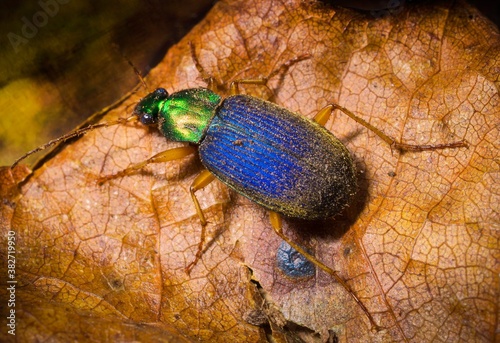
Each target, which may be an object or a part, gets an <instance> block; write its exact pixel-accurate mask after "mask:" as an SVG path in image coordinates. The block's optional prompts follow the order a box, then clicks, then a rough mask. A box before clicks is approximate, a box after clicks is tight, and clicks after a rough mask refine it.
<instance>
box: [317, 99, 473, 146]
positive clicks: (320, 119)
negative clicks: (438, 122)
mask: <svg viewBox="0 0 500 343" xmlns="http://www.w3.org/2000/svg"><path fill="white" fill-rule="evenodd" d="M335 109H338V110H340V111H342V112H343V113H344V114H346V115H347V116H349V117H350V118H351V119H353V120H355V121H356V122H358V123H360V124H361V125H363V126H364V127H366V128H367V129H368V130H370V131H372V132H373V133H375V134H376V135H377V136H379V137H380V138H381V139H382V140H383V141H384V142H386V143H387V144H389V146H390V147H391V148H394V149H397V150H399V151H424V150H437V149H447V148H467V147H468V146H469V145H468V144H467V142H466V141H465V140H461V141H457V142H452V143H445V144H423V145H419V144H405V143H401V142H398V141H396V140H395V139H394V138H392V137H389V136H388V135H386V134H385V133H384V132H382V131H381V130H379V129H377V128H376V127H375V126H373V125H372V124H370V123H368V122H367V121H366V120H364V119H363V118H361V117H359V116H357V115H355V114H354V113H353V112H351V111H349V110H348V109H347V108H345V107H342V106H340V105H337V104H330V105H327V106H325V107H323V108H322V109H321V110H320V111H319V112H318V113H317V114H316V116H315V117H314V121H316V122H317V123H318V124H320V125H322V126H324V125H325V124H326V122H327V121H328V119H329V118H330V115H331V113H332V111H333V110H335Z"/></svg>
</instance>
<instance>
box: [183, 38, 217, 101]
mask: <svg viewBox="0 0 500 343" xmlns="http://www.w3.org/2000/svg"><path fill="white" fill-rule="evenodd" d="M189 48H190V49H191V58H192V59H193V62H194V65H195V67H196V69H197V70H198V73H200V75H201V78H202V79H203V81H205V83H206V84H207V88H208V89H210V90H211V91H213V92H215V91H217V86H218V85H217V81H216V80H215V78H214V77H213V76H210V75H209V74H208V73H207V72H206V71H205V69H204V68H203V66H202V65H201V63H200V60H199V59H198V56H196V51H195V48H194V44H193V42H189Z"/></svg>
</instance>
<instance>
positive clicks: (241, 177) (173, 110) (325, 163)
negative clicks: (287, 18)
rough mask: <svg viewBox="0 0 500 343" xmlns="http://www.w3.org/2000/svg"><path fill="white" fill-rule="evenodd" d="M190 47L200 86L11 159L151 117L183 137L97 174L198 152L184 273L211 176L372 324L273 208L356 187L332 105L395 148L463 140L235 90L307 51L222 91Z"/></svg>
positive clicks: (326, 210) (338, 202) (300, 209)
mask: <svg viewBox="0 0 500 343" xmlns="http://www.w3.org/2000/svg"><path fill="white" fill-rule="evenodd" d="M191 52H192V56H193V60H194V62H195V65H196V67H197V68H198V70H199V72H200V74H201V75H202V77H203V78H204V79H205V80H206V81H207V84H208V87H207V88H190V89H185V90H181V91H177V92H174V93H172V94H169V93H168V92H167V91H166V90H165V89H164V88H158V89H156V90H155V91H153V92H151V93H149V94H148V95H146V96H145V97H144V98H142V99H141V100H140V101H139V103H138V104H137V105H136V106H135V109H134V112H133V115H132V116H131V117H129V118H127V119H120V120H117V121H115V122H108V123H100V124H94V125H91V126H88V127H86V128H83V129H80V130H76V131H74V132H72V133H70V134H68V135H65V136H62V137H60V138H58V139H56V140H54V141H51V142H49V143H47V144H46V145H44V146H42V147H40V148H37V149H35V150H33V151H31V152H29V153H27V154H25V155H24V156H23V157H21V158H20V159H18V160H17V161H16V162H14V164H13V166H15V165H16V164H17V163H18V162H19V161H20V160H22V159H24V158H25V157H27V156H28V155H30V154H32V153H33V152H36V151H39V150H42V149H45V148H46V147H48V146H50V145H52V144H54V142H59V141H61V140H67V139H69V138H72V137H75V136H78V135H80V134H84V133H85V132H87V131H90V130H93V129H96V128H98V127H102V126H110V125H115V124H120V123H124V122H127V121H131V120H138V121H139V122H141V123H142V124H144V125H147V126H155V125H156V126H157V127H158V129H159V131H160V132H161V133H162V134H163V136H165V138H166V139H168V140H171V141H179V142H187V143H190V144H189V145H186V146H183V147H179V148H174V149H170V150H167V151H163V152H160V153H158V154H156V155H154V156H152V157H150V158H149V159H147V160H146V161H143V162H141V163H137V164H133V165H131V166H129V167H128V168H126V169H124V170H122V171H120V172H118V173H116V174H113V175H108V176H103V177H101V178H99V180H98V182H99V183H100V184H102V183H104V182H106V181H108V180H111V179H114V178H117V177H121V176H126V175H130V174H133V173H135V172H136V171H138V170H140V169H142V168H143V167H144V166H146V165H148V164H150V163H161V162H168V161H172V160H176V159H181V158H184V157H186V156H188V155H191V154H193V153H196V152H198V154H199V156H200V159H201V162H202V164H203V166H204V167H205V168H206V170H203V171H202V172H201V173H200V174H199V175H198V176H197V177H196V178H195V180H194V181H193V183H192V185H191V187H190V193H191V197H192V200H193V203H194V206H195V208H196V212H197V214H198V216H199V218H200V222H201V224H202V232H201V239H200V242H199V244H198V250H197V253H196V256H195V259H194V261H193V262H191V263H190V264H189V265H188V266H187V267H186V271H187V272H188V273H189V272H190V270H191V268H193V267H194V265H195V264H196V262H197V261H198V260H199V259H200V258H201V257H202V248H203V243H204V239H205V226H206V224H207V221H206V219H205V216H204V214H203V210H202V208H201V206H200V204H199V202H198V199H197V198H196V192H197V191H198V190H200V189H202V188H204V187H205V186H207V185H208V184H209V183H210V182H211V181H213V180H214V179H215V178H217V179H219V180H220V181H222V182H223V183H224V184H226V185H228V186H229V187H230V188H232V189H233V190H235V191H236V192H237V193H239V194H241V195H243V196H245V197H247V198H248V199H250V200H251V201H253V202H255V203H257V204H259V205H261V206H263V207H264V208H266V209H268V210H269V211H270V221H271V226H272V227H273V229H274V231H275V232H276V233H277V234H278V235H279V236H280V237H281V238H282V239H283V240H284V241H285V242H286V243H288V244H289V245H290V247H292V248H293V249H295V250H296V251H297V252H299V253H300V254H301V255H303V256H304V257H305V258H306V259H307V260H309V261H310V262H312V263H313V264H314V265H316V266H317V267H319V268H320V269H322V270H324V271H326V272H327V273H329V274H330V275H332V276H333V277H334V278H335V279H336V280H337V282H338V283H340V284H341V285H342V286H343V287H344V288H345V289H346V290H347V291H348V292H349V294H350V295H351V297H352V298H353V299H354V300H355V301H356V302H357V303H358V304H359V306H360V307H361V308H362V310H363V311H364V312H365V314H366V315H367V316H368V318H369V320H370V322H371V323H372V325H373V326H374V327H375V328H378V326H377V324H376V323H375V321H374V320H373V318H372V316H371V315H370V313H369V312H368V310H367V309H366V307H365V306H364V304H363V303H362V302H361V301H360V300H359V298H358V297H357V296H356V294H355V293H354V292H352V291H351V290H350V288H349V286H348V285H347V284H346V282H345V281H344V280H343V279H342V278H341V277H340V276H339V275H338V274H337V272H336V271H334V270H333V269H331V268H330V267H328V266H326V265H325V264H323V263H322V262H321V261H319V260H318V259H317V258H316V257H315V256H313V255H312V254H311V253H309V252H308V251H306V250H305V249H304V248H302V247H301V246H299V245H298V244H296V243H295V242H293V241H292V240H291V239H289V238H288V237H286V236H285V235H284V233H283V231H282V224H281V217H280V215H284V216H287V217H293V218H302V219H307V220H312V219H326V218H329V217H332V216H334V215H336V214H338V213H340V212H341V211H342V210H343V209H344V208H345V207H346V206H347V205H348V204H349V202H350V201H351V199H352V197H353V196H354V194H355V193H356V191H357V182H356V181H357V173H356V168H355V166H354V162H353V159H352V157H351V155H350V153H349V151H348V149H347V148H346V147H345V146H344V145H343V144H342V142H341V141H340V140H339V139H338V138H336V137H335V136H334V135H333V134H332V133H331V132H330V131H328V130H327V129H325V128H324V124H325V123H326V121H327V120H328V118H329V116H330V114H331V113H332V111H333V110H335V109H339V110H341V111H342V112H344V113H345V114H346V115H348V116H349V117H351V118H352V119H353V120H355V121H357V122H358V123H360V124H362V125H363V126H365V127H366V128H368V129H369V130H371V131H373V132H374V133H376V134H377V135H378V136H379V137H380V138H381V139H383V140H384V141H385V142H387V143H388V144H389V145H390V146H391V147H392V148H395V149H398V150H415V151H421V150H435V149H444V148H455V147H465V146H467V144H466V143H465V141H459V142H453V143H449V144H438V145H408V144H403V143H399V142H397V141H395V140H394V139H392V138H391V137H389V136H387V135H386V134H384V133H383V132H382V131H380V130H379V129H377V128H376V127H374V126H372V125H371V124H369V123H368V122H366V121H365V120H363V119H362V118H360V117H358V116H356V115H355V114H354V113H353V112H351V111H349V110H348V109H346V108H344V107H342V106H339V105H336V104H330V105H327V106H325V107H324V108H323V109H321V110H320V111H319V112H318V114H317V115H316V116H315V117H314V118H313V120H310V119H307V118H305V117H303V116H301V115H299V114H296V113H294V112H291V111H289V110H287V109H286V108H284V107H281V106H278V105H276V104H273V103H271V102H268V101H265V100H263V99H260V98H256V97H252V96H250V95H244V94H239V91H238V85H239V84H258V85H266V84H267V81H268V80H269V79H270V78H271V77H272V76H274V75H276V74H277V73H279V72H281V71H282V70H285V69H288V68H289V67H290V66H291V65H292V64H294V63H296V62H298V61H301V60H303V59H305V58H309V56H300V57H297V58H295V59H292V60H289V61H288V62H286V63H284V64H282V65H281V66H280V67H279V68H278V69H276V70H275V71H273V72H272V73H271V74H269V75H268V77H265V78H260V79H252V80H246V79H242V80H236V81H233V82H232V83H231V85H230V92H231V95H230V96H228V97H226V98H223V97H222V96H221V95H219V94H217V92H216V87H214V81H213V79H212V78H209V77H206V76H205V72H204V71H203V69H202V67H201V65H200V63H199V61H198V60H197V57H196V55H195V53H194V48H193V46H191ZM196 146H197V148H196Z"/></svg>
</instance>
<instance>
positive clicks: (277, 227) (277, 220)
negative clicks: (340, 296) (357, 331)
mask: <svg viewBox="0 0 500 343" xmlns="http://www.w3.org/2000/svg"><path fill="white" fill-rule="evenodd" d="M269 220H270V221H271V226H272V227H273V229H274V231H275V232H276V234H277V235H278V236H279V237H280V238H281V239H282V240H284V241H285V242H287V243H288V244H289V245H290V246H291V247H292V248H294V249H295V250H296V251H298V252H299V253H300V254H301V255H302V256H304V257H305V258H307V259H308V260H309V261H310V262H311V263H313V264H314V265H315V266H317V267H318V268H320V269H321V270H323V271H325V272H326V273H328V274H330V275H331V276H333V278H334V279H335V280H336V281H337V282H338V283H339V284H340V285H341V286H342V287H343V288H344V289H345V290H346V291H347V292H348V293H349V294H350V296H351V297H352V298H353V299H354V301H356V303H358V305H359V307H361V309H362V310H363V312H364V313H365V314H366V316H367V317H368V319H369V320H370V323H371V324H372V327H373V328H374V329H376V330H377V331H378V330H379V329H380V327H379V326H378V325H377V324H376V323H375V320H374V319H373V317H372V315H371V314H370V312H368V309H367V308H366V307H365V305H364V304H363V303H362V302H361V300H360V299H359V298H358V296H357V295H356V294H355V293H354V292H353V291H352V290H351V289H350V288H349V286H348V285H347V283H346V282H345V281H344V280H343V279H342V278H341V277H340V276H339V274H338V273H337V272H336V271H335V270H333V269H332V268H330V267H328V266H327V265H325V264H324V263H323V262H321V261H320V260H318V259H317V258H316V257H314V256H313V255H311V254H310V253H308V252H307V251H306V250H304V249H303V248H302V247H301V246H300V245H298V244H297V243H295V242H294V241H292V240H291V239H290V238H288V237H287V236H285V234H284V233H283V228H282V221H281V216H280V215H279V214H278V213H276V212H272V211H270V212H269Z"/></svg>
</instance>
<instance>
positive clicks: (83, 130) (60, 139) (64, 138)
mask: <svg viewBox="0 0 500 343" xmlns="http://www.w3.org/2000/svg"><path fill="white" fill-rule="evenodd" d="M133 120H137V116H136V115H132V116H130V117H128V118H119V119H117V120H114V121H109V122H105V123H98V124H91V125H88V126H85V127H82V128H80V129H76V130H74V131H72V132H70V133H67V134H65V135H62V136H60V137H57V138H55V139H52V140H51V141H49V142H47V143H45V144H44V145H41V146H39V147H37V148H35V149H33V150H31V151H28V152H27V153H26V154H24V155H23V156H21V157H19V158H18V159H17V160H15V161H14V163H12V165H11V166H10V169H14V167H15V166H17V165H18V164H19V162H21V161H22V160H24V159H25V158H27V157H28V156H31V155H33V154H34V153H37V152H39V151H42V150H45V149H47V148H50V147H51V146H53V145H55V144H57V143H59V142H64V141H67V140H68V139H71V138H74V137H78V136H82V135H84V134H86V133H87V132H90V131H93V130H95V129H98V128H100V127H108V126H113V125H118V124H125V123H128V122H130V121H133Z"/></svg>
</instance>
